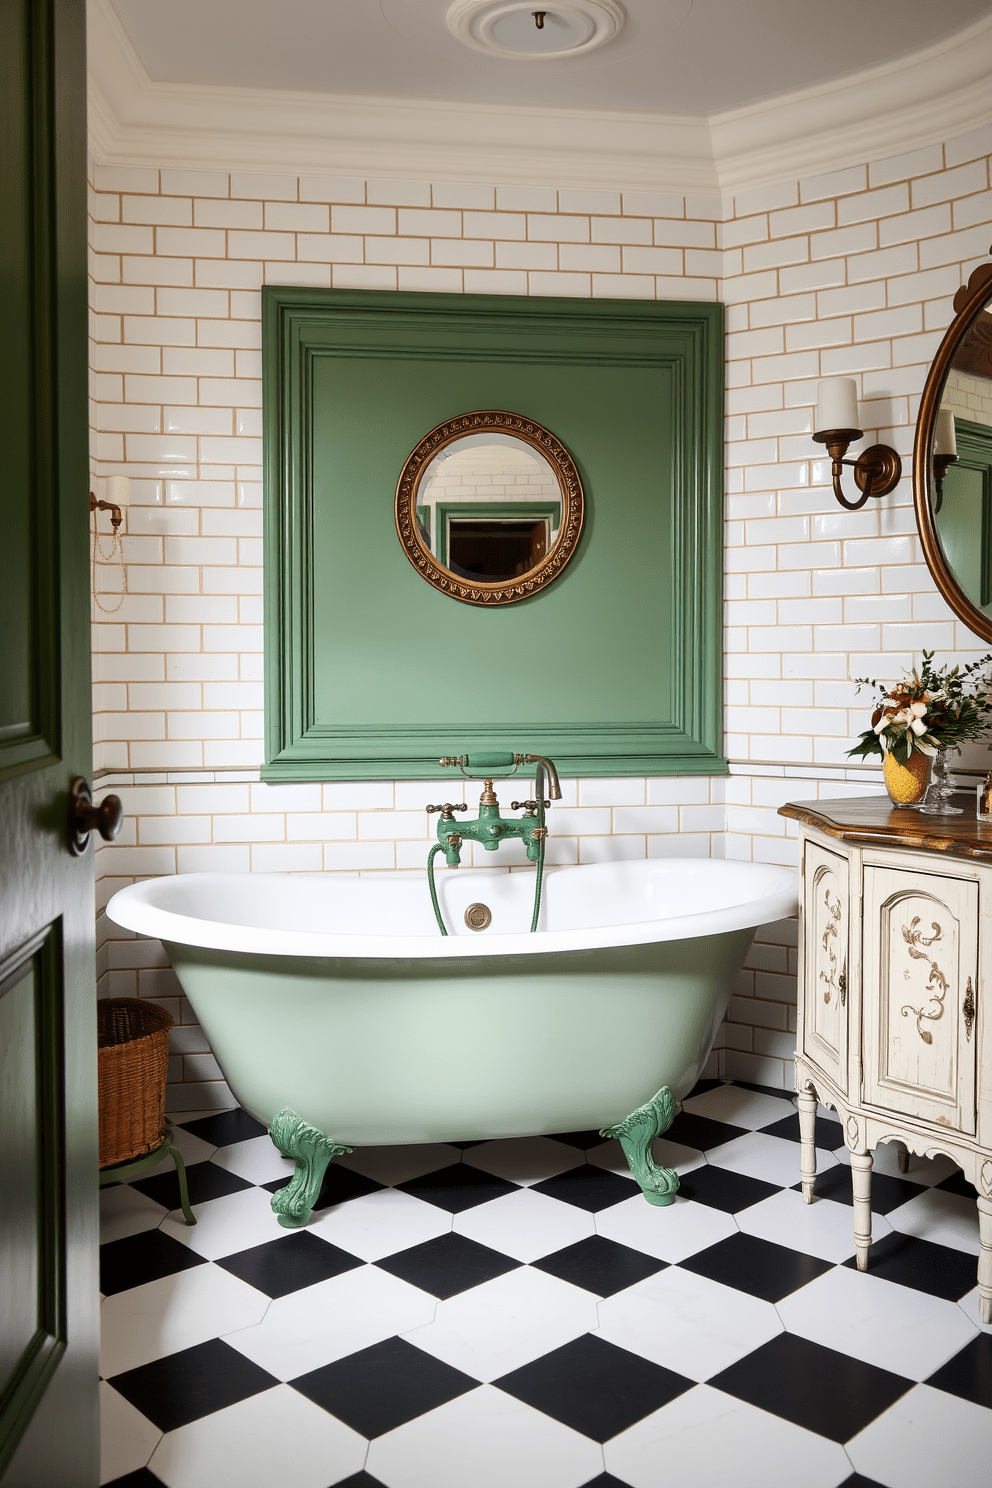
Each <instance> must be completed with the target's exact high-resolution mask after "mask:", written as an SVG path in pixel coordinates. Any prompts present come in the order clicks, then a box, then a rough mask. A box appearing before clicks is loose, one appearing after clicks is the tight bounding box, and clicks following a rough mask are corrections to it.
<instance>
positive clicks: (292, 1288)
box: [217, 1230, 365, 1298]
mask: <svg viewBox="0 0 992 1488" xmlns="http://www.w3.org/2000/svg"><path fill="white" fill-rule="evenodd" d="M364 1264H365V1262H364V1261H360V1260H359V1259H358V1257H357V1256H353V1255H351V1254H350V1253H349V1252H348V1251H347V1250H340V1249H339V1248H338V1246H336V1245H331V1244H330V1243H329V1242H328V1241H327V1240H321V1239H320V1237H319V1236H318V1235H314V1234H313V1233H312V1232H311V1231H310V1230H297V1231H296V1233H295V1234H293V1233H288V1234H286V1235H285V1236H280V1238H279V1239H278V1240H267V1241H266V1242H265V1244H264V1245H253V1246H252V1247H251V1248H250V1249H249V1250H239V1251H236V1252H235V1254H234V1255H229V1256H224V1258H223V1260H219V1261H218V1262H217V1265H218V1266H221V1267H223V1269H224V1270H225V1271H230V1273H231V1275H232V1276H237V1277H239V1278H240V1279H241V1280H242V1281H246V1282H247V1283H248V1285H249V1286H253V1287H257V1288H258V1290H259V1291H260V1292H264V1293H265V1295H266V1296H267V1297H273V1298H275V1297H286V1296H288V1295H289V1293H290V1292H300V1291H302V1290H303V1288H304V1287H308V1286H315V1285H316V1283H317V1282H318V1281H329V1280H330V1278H331V1277H332V1276H340V1275H342V1273H343V1272H345V1271H353V1270H354V1269H355V1267H356V1266H364Z"/></svg>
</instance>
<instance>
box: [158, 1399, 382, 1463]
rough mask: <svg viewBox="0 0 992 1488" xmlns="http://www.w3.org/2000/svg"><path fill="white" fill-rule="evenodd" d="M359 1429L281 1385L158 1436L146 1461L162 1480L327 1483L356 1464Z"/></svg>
mask: <svg viewBox="0 0 992 1488" xmlns="http://www.w3.org/2000/svg"><path fill="white" fill-rule="evenodd" d="M365 1452H366V1443H365V1439H364V1437H361V1436H359V1435H358V1433H357V1432H355V1431H352V1430H351V1428H350V1427H349V1426H345V1424H344V1422H343V1421H339V1420H337V1418H336V1417H335V1416H332V1415H329V1414H328V1413H327V1411H325V1410H322V1409H321V1408H320V1406H319V1405H314V1404H313V1402H312V1401H310V1400H307V1399H306V1397H305V1396H303V1395H300V1394H299V1393H298V1392H297V1391H296V1390H292V1389H290V1388H289V1386H288V1385H278V1386H277V1387H276V1388H275V1389H272V1390H265V1391H263V1393H262V1394H261V1395H253V1396H251V1398H250V1399H248V1400H242V1401H240V1402H239V1404H237V1405H231V1406H228V1407H227V1409H226V1410H221V1411H215V1412H214V1413H213V1414H212V1415H209V1416H204V1417H203V1418H202V1419H201V1420H199V1421H193V1422H191V1423H190V1425H189V1426H181V1427H180V1428H179V1429H178V1431H169V1432H167V1433H166V1435H165V1436H163V1438H162V1440H161V1442H160V1443H159V1445H158V1448H157V1449H156V1451H155V1454H154V1456H153V1457H152V1460H151V1462H150V1463H149V1467H150V1468H151V1470H152V1472H153V1473H155V1474H156V1475H157V1476H158V1477H159V1478H161V1479H162V1482H163V1483H166V1484H167V1485H168V1488H228V1485H230V1488H235V1485H236V1488H276V1485H280V1488H281V1485H283V1484H290V1483H291V1484H292V1485H293V1488H327V1485H328V1484H329V1483H338V1482H340V1481H341V1480H342V1479H343V1478H347V1477H350V1476H352V1474H354V1473H357V1472H360V1471H361V1468H362V1466H363V1463H364V1461H365Z"/></svg>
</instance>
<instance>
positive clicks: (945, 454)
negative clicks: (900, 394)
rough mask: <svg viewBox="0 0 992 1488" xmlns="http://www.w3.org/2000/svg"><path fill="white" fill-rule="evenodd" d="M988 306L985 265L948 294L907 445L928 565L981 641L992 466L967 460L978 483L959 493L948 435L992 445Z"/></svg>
mask: <svg viewBox="0 0 992 1488" xmlns="http://www.w3.org/2000/svg"><path fill="white" fill-rule="evenodd" d="M990 251H992V250H990ZM990 309H992V264H980V265H979V267H978V268H977V269H975V271H974V273H973V274H972V275H971V277H970V279H969V280H968V283H967V284H966V285H962V286H961V288H960V289H959V290H958V292H957V294H956V295H955V296H954V310H955V312H956V313H955V316H954V319H953V321H952V322H951V324H950V327H949V328H948V331H947V334H946V335H945V336H944V339H943V341H942V342H941V343H940V346H939V347H938V349H937V355H936V356H935V357H934V359H933V363H932V365H931V367H930V371H929V373H928V375H927V380H926V384H925V386H924V389H923V398H922V401H921V403H920V413H919V418H918V419H917V422H916V443H915V446H914V450H913V500H914V503H915V507H916V525H917V529H918V531H919V534H920V541H921V542H922V544H923V556H924V557H925V559H926V562H927V567H928V568H929V570H930V572H931V574H932V575H933V579H934V582H935V584H936V585H937V588H938V589H939V590H940V592H941V594H942V595H943V596H944V598H945V599H946V601H947V603H948V604H949V605H950V607H951V609H952V610H953V611H954V613H955V614H956V615H957V617H958V618H959V619H960V620H963V621H964V623H965V624H966V625H967V626H968V628H969V630H972V631H974V633H975V635H977V636H979V637H980V638H981V639H982V640H983V641H992V595H990V591H992V467H990V473H989V474H987V475H983V473H982V471H981V470H980V469H978V468H977V464H978V462H976V461H972V462H971V466H972V468H971V472H970V474H971V476H972V477H975V476H978V477H979V480H978V482H977V483H976V480H975V479H972V480H971V485H972V486H976V484H977V489H976V490H974V491H971V492H969V491H968V490H966V488H965V486H964V476H965V474H966V473H967V465H968V462H967V461H966V460H964V459H962V458H961V450H960V448H959V449H958V450H957V451H955V448H954V440H955V429H956V432H957V443H958V445H959V446H960V444H961V436H962V431H965V432H966V433H967V432H968V431H970V432H971V433H972V435H973V436H978V435H983V434H984V428H985V427H987V429H988V440H989V443H990V445H992V314H990ZM955 480H960V481H961V483H962V484H961V493H960V494H961V501H960V512H961V515H960V520H958V521H957V522H955V521H953V520H952V518H953V515H954V514H953V512H952V511H951V505H952V503H951V501H950V499H949V497H950V493H951V490H952V487H953V483H954V481H955ZM982 486H984V487H986V488H988V489H986V490H985V492H984V495H983V492H982V489H981V488H982ZM956 527H960V528H961V532H960V534H958V533H957V532H956V530H955V529H956ZM986 549H988V551H987V552H986ZM972 569H974V573H972V572H971V570H972Z"/></svg>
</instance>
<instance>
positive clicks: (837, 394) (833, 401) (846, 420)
mask: <svg viewBox="0 0 992 1488" xmlns="http://www.w3.org/2000/svg"><path fill="white" fill-rule="evenodd" d="M860 428H861V426H860V424H859V423H858V385H857V383H856V382H855V380H854V378H853V377H825V378H824V379H823V380H822V382H818V383H817V385H816V423H815V426H814V429H813V432H814V434H823V433H825V432H826V431H827V430H828V429H858V430H859V431H860Z"/></svg>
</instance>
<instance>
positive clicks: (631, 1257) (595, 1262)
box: [531, 1235, 668, 1297]
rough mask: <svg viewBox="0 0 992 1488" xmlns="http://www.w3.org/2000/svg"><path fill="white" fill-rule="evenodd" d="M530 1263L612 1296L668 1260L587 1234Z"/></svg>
mask: <svg viewBox="0 0 992 1488" xmlns="http://www.w3.org/2000/svg"><path fill="white" fill-rule="evenodd" d="M531 1264H532V1265H533V1267H534V1268H535V1270H537V1271H547V1272H548V1273H549V1275H551V1276H558V1277H560V1278H561V1280H562V1281H570V1282H571V1283H572V1285H573V1286H578V1287H583V1288H584V1289H585V1290H586V1291H587V1292H594V1293H595V1294H596V1296H597V1297H612V1296H613V1294H614V1292H622V1291H623V1290H624V1288H625V1287H629V1286H633V1285H634V1283H635V1282H638V1281H643V1280H644V1278H645V1277H646V1276H653V1275H654V1273H655V1272H656V1271H663V1270H664V1269H665V1267H666V1266H667V1265H668V1262H667V1261H657V1260H655V1259H654V1257H653V1256H648V1255H645V1254H644V1253H643V1251H640V1250H631V1248H630V1246H628V1245H618V1244H617V1242H616V1241H615V1240H607V1239H606V1238H605V1237H604V1236H603V1235H588V1236H587V1237H586V1238H585V1240H579V1241H578V1242H577V1243H576V1244H575V1245H568V1246H566V1247H565V1249H564V1250H556V1251H555V1252H554V1254H553V1255H546V1256H542V1257H541V1259H540V1260H539V1261H532V1262H531Z"/></svg>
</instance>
